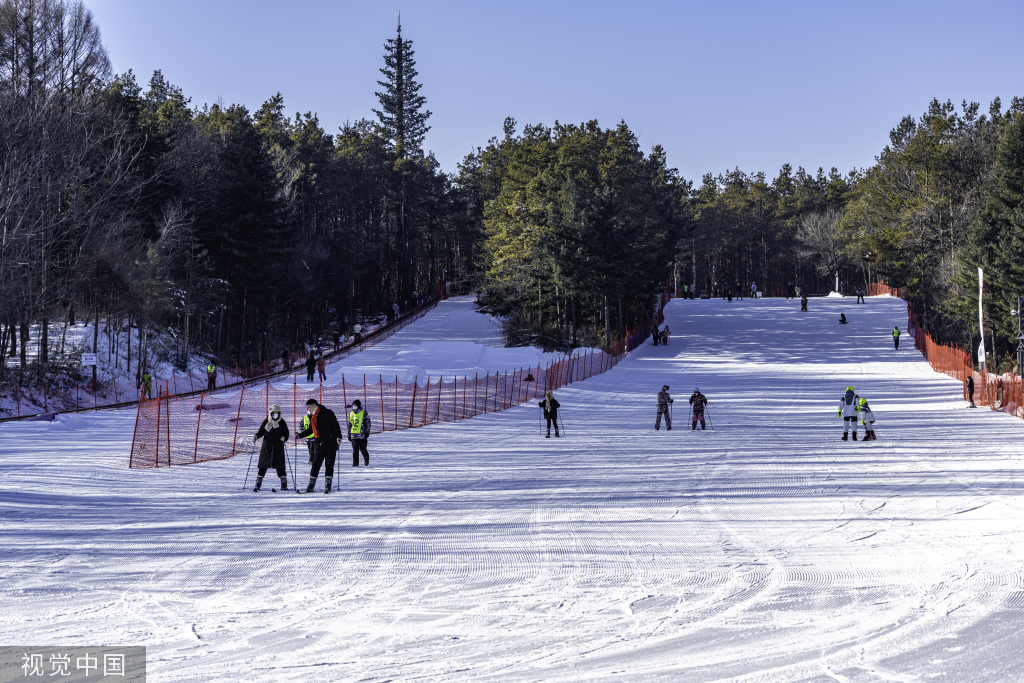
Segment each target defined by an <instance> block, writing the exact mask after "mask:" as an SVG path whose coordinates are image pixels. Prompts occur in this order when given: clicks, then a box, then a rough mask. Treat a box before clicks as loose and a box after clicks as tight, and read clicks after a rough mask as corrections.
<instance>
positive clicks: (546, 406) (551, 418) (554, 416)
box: [540, 390, 561, 439]
mask: <svg viewBox="0 0 1024 683" xmlns="http://www.w3.org/2000/svg"><path fill="white" fill-rule="evenodd" d="M558 407H559V403H558V401H556V400H555V395H554V392H552V391H550V390H548V391H546V392H544V400H543V401H541V402H540V409H541V410H543V411H544V419H545V420H547V422H548V434H547V436H545V437H544V438H545V439H550V438H551V424H552V423H554V425H555V438H558V437H559V436H561V434H559V433H558Z"/></svg>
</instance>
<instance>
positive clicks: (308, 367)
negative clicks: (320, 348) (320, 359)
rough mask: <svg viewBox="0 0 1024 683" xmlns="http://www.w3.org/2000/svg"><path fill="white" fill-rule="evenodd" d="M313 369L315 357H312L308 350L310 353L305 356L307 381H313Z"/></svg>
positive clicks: (314, 367)
mask: <svg viewBox="0 0 1024 683" xmlns="http://www.w3.org/2000/svg"><path fill="white" fill-rule="evenodd" d="M315 369H316V359H315V358H313V353H312V352H310V354H309V355H308V356H306V381H307V382H312V381H313V371H314V370H315Z"/></svg>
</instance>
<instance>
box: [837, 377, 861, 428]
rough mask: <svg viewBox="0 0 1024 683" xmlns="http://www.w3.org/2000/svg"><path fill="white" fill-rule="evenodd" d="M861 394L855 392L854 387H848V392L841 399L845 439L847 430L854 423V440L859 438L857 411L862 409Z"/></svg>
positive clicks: (840, 406)
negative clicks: (860, 403) (859, 403)
mask: <svg viewBox="0 0 1024 683" xmlns="http://www.w3.org/2000/svg"><path fill="white" fill-rule="evenodd" d="M859 401H860V396H858V395H857V394H855V393H854V392H853V387H846V394H845V395H844V396H843V397H842V398H841V399H839V418H840V419H841V420H842V421H843V441H846V440H847V432H849V431H850V425H851V424H852V425H853V440H854V441H856V440H857V413H858V412H859V411H860V405H858V402H859Z"/></svg>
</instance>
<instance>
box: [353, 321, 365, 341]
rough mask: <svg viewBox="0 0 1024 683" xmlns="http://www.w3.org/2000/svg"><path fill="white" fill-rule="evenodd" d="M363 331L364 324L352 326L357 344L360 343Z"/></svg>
mask: <svg viewBox="0 0 1024 683" xmlns="http://www.w3.org/2000/svg"><path fill="white" fill-rule="evenodd" d="M362 331H363V326H362V325H356V326H355V327H354V328H352V333H353V334H354V335H355V338H356V343H357V344H358V343H359V335H360V334H362Z"/></svg>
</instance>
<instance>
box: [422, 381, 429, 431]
mask: <svg viewBox="0 0 1024 683" xmlns="http://www.w3.org/2000/svg"><path fill="white" fill-rule="evenodd" d="M424 389H426V390H427V393H426V394H424V396H423V419H422V420H420V427H422V426H423V425H425V424H427V401H429V400H430V375H427V383H426V385H424Z"/></svg>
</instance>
